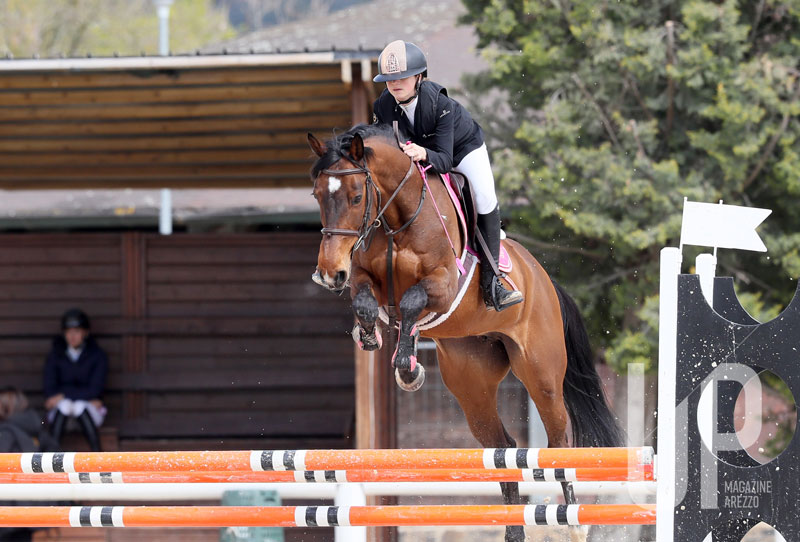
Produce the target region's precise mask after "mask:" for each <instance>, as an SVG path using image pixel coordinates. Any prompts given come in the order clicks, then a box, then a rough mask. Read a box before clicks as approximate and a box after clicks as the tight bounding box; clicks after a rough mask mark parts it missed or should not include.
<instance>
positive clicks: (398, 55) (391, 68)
mask: <svg viewBox="0 0 800 542" xmlns="http://www.w3.org/2000/svg"><path fill="white" fill-rule="evenodd" d="M380 61H381V66H380V68H381V73H400V72H404V71H406V70H407V69H408V66H407V59H406V44H405V42H404V41H402V40H397V41H393V42H392V43H390V44H389V45H387V46H386V48H385V49H384V50H383V53H382V54H381V59H380Z"/></svg>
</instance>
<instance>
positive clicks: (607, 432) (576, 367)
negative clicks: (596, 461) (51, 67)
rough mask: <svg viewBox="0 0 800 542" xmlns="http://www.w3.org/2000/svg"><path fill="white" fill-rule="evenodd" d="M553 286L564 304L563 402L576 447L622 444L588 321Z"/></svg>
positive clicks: (561, 289)
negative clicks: (590, 337) (565, 351)
mask: <svg viewBox="0 0 800 542" xmlns="http://www.w3.org/2000/svg"><path fill="white" fill-rule="evenodd" d="M553 285H554V286H555V288H556V292H557V293H558V298H559V301H560V303H561V315H562V319H563V321H564V340H565V342H566V345H567V374H566V376H565V378H564V402H565V403H566V406H567V412H568V413H569V418H570V422H571V424H572V442H573V446H603V447H605V446H621V445H622V443H623V440H624V439H623V434H622V430H621V429H620V427H619V424H618V423H617V419H616V417H615V416H614V413H613V412H611V409H610V408H609V406H608V403H607V402H606V397H605V394H604V392H603V386H602V383H601V381H600V375H598V374H597V369H595V366H594V359H593V356H592V349H591V345H590V343H589V334H588V332H587V331H586V324H585V323H584V321H583V317H582V316H581V313H580V310H579V309H578V306H577V305H576V304H575V301H574V300H573V299H572V298H571V297H570V296H569V294H567V292H566V291H565V290H564V289H563V288H562V287H561V286H560V285H558V284H557V283H556V282H555V281H554V282H553Z"/></svg>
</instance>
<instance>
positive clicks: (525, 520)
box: [0, 504, 656, 527]
mask: <svg viewBox="0 0 800 542" xmlns="http://www.w3.org/2000/svg"><path fill="white" fill-rule="evenodd" d="M655 521H656V512H655V505H652V504H643V505H636V504H630V505H629V504H608V505H601V504H570V505H565V504H548V505H544V504H540V505H472V506H457V505H443V506H267V507H262V506H53V507H48V506H3V507H0V527H231V526H237V527H239V526H241V527H336V526H354V527H362V526H366V527H390V526H412V525H654V524H655Z"/></svg>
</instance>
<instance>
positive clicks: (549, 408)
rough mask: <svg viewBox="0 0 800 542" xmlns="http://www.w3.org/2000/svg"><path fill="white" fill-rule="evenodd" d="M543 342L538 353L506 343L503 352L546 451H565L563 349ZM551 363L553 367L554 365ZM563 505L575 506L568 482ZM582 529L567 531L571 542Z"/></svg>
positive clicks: (581, 535)
mask: <svg viewBox="0 0 800 542" xmlns="http://www.w3.org/2000/svg"><path fill="white" fill-rule="evenodd" d="M543 343H544V341H539V342H538V343H537V346H538V347H539V350H537V351H535V352H534V353H532V354H527V355H526V354H524V353H523V350H522V349H521V348H520V347H519V346H518V345H517V344H515V343H511V342H510V341H507V342H506V350H507V351H508V354H509V359H510V361H511V369H512V371H513V372H514V374H515V375H516V376H517V378H519V379H520V381H522V383H523V385H524V386H525V389H527V390H528V394H530V396H531V399H532V400H533V402H534V404H535V405H536V408H537V410H538V411H539V415H540V416H541V418H542V423H543V424H544V427H545V432H546V433H547V445H548V447H549V448H565V447H567V445H568V441H567V420H568V418H569V415H568V413H567V408H566V405H565V403H564V394H563V387H564V384H563V382H564V376H565V374H566V367H567V354H566V349H564V348H559V345H554V346H553V347H552V348H550V349H549V350H548V349H547V348H546V346H547V345H545V344H543ZM554 361H555V363H554ZM561 489H562V492H563V493H564V501H565V502H566V503H567V504H576V503H577V500H576V499H575V491H574V489H573V487H572V483H570V482H562V484H561ZM586 536H587V530H586V528H585V527H570V540H571V541H572V542H580V541H585V540H586Z"/></svg>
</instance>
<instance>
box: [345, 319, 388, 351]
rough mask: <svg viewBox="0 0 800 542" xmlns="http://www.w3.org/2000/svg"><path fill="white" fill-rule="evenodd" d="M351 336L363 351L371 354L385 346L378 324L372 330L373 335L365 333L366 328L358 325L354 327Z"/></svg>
mask: <svg viewBox="0 0 800 542" xmlns="http://www.w3.org/2000/svg"><path fill="white" fill-rule="evenodd" d="M351 335H352V336H353V340H354V341H355V342H356V344H357V345H358V347H359V348H360V349H361V350H365V351H367V352H371V351H373V350H378V349H379V348H380V347H381V346H383V338H382V337H381V330H380V329H379V328H378V326H377V324H376V325H375V327H374V328H372V333H367V332H366V331H364V328H362V327H361V324H358V323H357V324H356V325H355V327H353V331H352V332H351Z"/></svg>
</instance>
